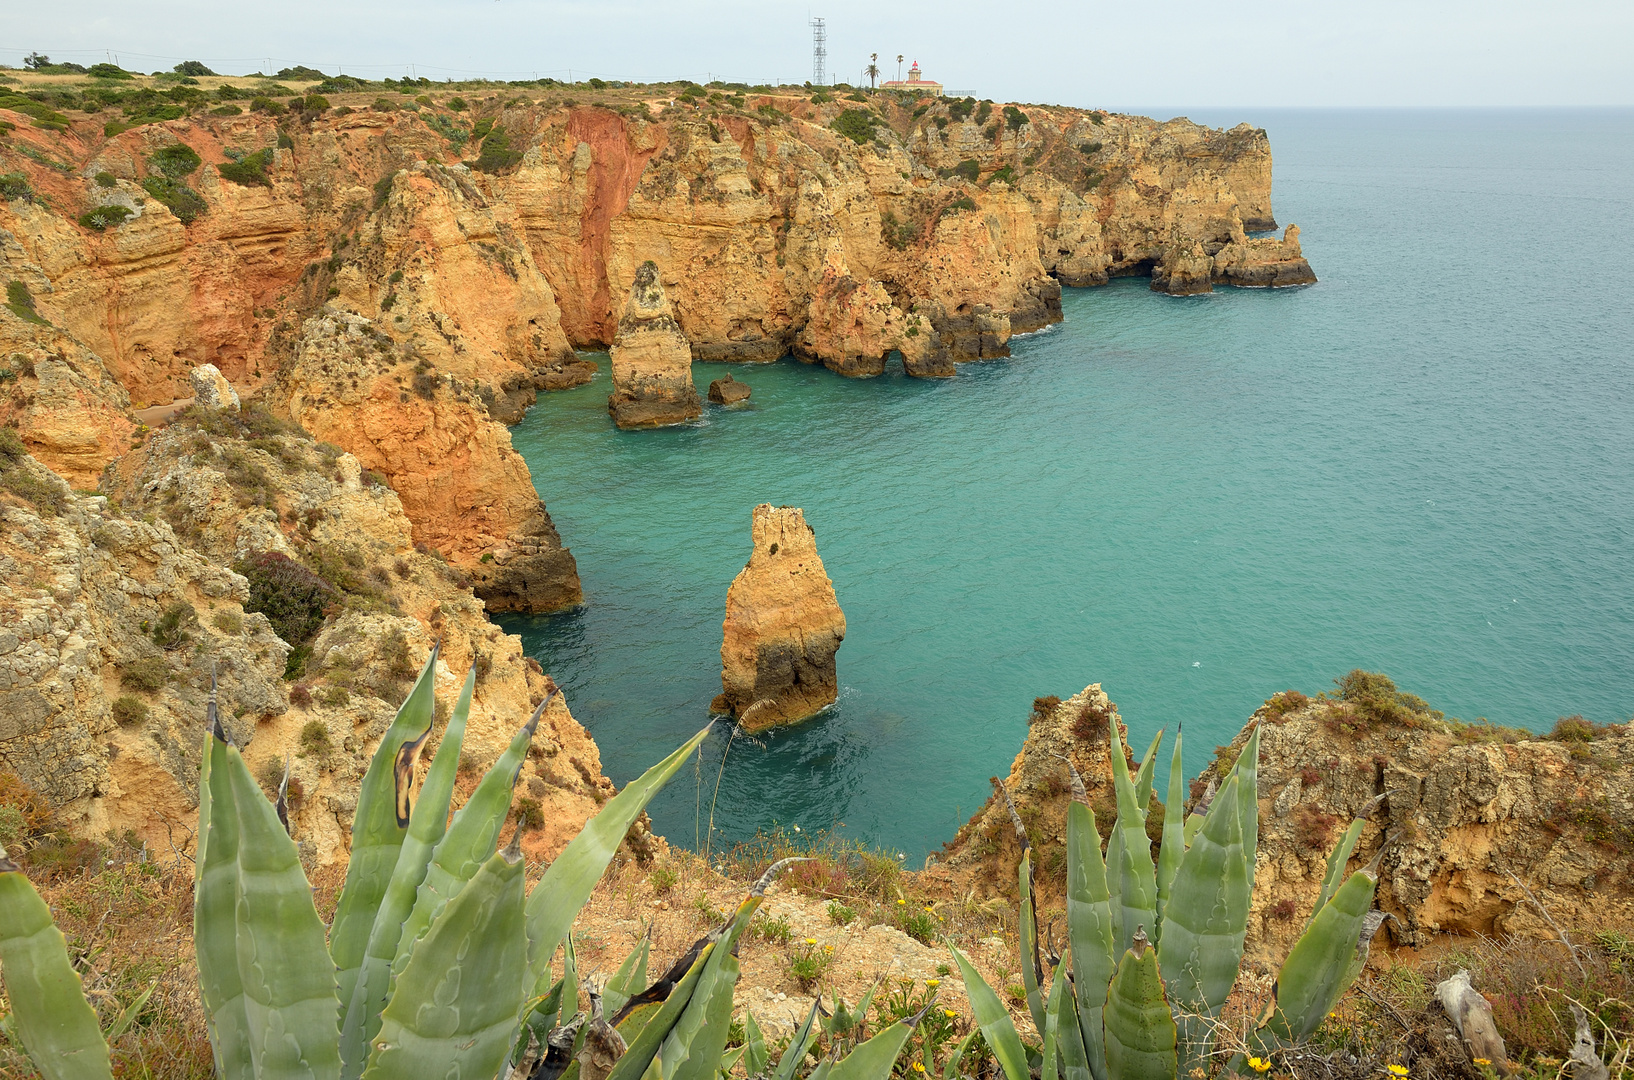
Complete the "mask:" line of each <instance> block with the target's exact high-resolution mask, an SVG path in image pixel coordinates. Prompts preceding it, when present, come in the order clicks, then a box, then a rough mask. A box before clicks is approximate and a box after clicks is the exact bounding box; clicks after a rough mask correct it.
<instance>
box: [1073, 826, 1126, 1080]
mask: <svg viewBox="0 0 1634 1080" xmlns="http://www.w3.org/2000/svg"><path fill="white" fill-rule="evenodd" d="M1112 927H1113V922H1112V899H1111V895H1110V893H1109V892H1108V891H1107V881H1106V866H1105V864H1104V863H1102V862H1101V836H1100V833H1098V832H1096V831H1095V811H1093V810H1091V809H1090V808H1089V807H1087V806H1085V805H1084V804H1083V803H1079V802H1073V803H1070V804H1068V806H1067V933H1068V935H1069V937H1070V938H1071V940H1072V984H1073V992H1074V995H1075V997H1076V998H1077V1002H1078V1019H1079V1023H1078V1024H1077V1028H1078V1030H1079V1034H1080V1035H1081V1036H1082V1038H1083V1041H1084V1052H1085V1057H1086V1060H1087V1063H1088V1066H1089V1070H1090V1072H1091V1074H1092V1075H1093V1076H1094V1077H1095V1080H1106V1048H1105V1043H1104V1041H1103V1037H1102V1031H1101V1024H1102V1013H1103V1012H1104V1010H1105V1009H1106V996H1105V994H1104V992H1103V990H1104V988H1105V987H1106V985H1107V984H1108V983H1110V982H1111V981H1112V972H1113V971H1114V967H1113V963H1112V937H1113V929H1112Z"/></svg>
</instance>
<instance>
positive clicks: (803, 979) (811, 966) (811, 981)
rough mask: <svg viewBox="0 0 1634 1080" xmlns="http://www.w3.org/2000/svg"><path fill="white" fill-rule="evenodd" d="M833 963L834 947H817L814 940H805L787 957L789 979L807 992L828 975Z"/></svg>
mask: <svg viewBox="0 0 1634 1080" xmlns="http://www.w3.org/2000/svg"><path fill="white" fill-rule="evenodd" d="M833 963H834V947H833V946H832V945H819V944H817V941H816V939H815V938H806V939H805V941H803V942H801V943H800V944H799V945H797V946H796V947H795V949H794V952H793V953H791V954H790V956H789V967H788V972H789V978H791V979H793V980H794V981H795V982H796V983H798V984H799V986H800V989H801V990H803V991H807V992H809V991H810V990H811V988H812V987H814V986H816V985H817V983H818V982H819V981H820V980H821V979H822V977H823V976H824V975H826V974H827V973H828V969H829V968H830V967H831V966H832V965H833Z"/></svg>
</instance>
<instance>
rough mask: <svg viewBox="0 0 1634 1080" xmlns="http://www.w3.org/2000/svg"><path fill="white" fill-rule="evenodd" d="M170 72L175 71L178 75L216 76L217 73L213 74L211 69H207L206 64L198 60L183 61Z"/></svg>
mask: <svg viewBox="0 0 1634 1080" xmlns="http://www.w3.org/2000/svg"><path fill="white" fill-rule="evenodd" d="M170 70H172V71H174V72H175V73H176V74H178V75H214V74H215V72H213V71H211V70H210V69H209V68H207V67H205V66H204V64H203V63H202V62H201V61H198V60H183V61H182V62H181V63H179V64H177V65H176V66H175V67H173V68H171V69H170Z"/></svg>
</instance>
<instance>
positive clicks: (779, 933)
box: [749, 915, 794, 945]
mask: <svg viewBox="0 0 1634 1080" xmlns="http://www.w3.org/2000/svg"><path fill="white" fill-rule="evenodd" d="M749 931H750V933H752V934H754V935H755V936H756V937H758V938H760V939H761V940H762V941H766V942H770V943H771V944H773V945H787V944H788V943H789V938H791V937H793V936H794V929H793V927H791V926H789V920H788V919H785V918H783V917H782V916H780V915H779V916H772V915H762V916H761V917H760V918H758V919H755V920H754V921H753V922H751V923H750V924H749Z"/></svg>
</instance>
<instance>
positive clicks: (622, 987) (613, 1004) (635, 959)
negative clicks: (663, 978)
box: [601, 936, 753, 1075]
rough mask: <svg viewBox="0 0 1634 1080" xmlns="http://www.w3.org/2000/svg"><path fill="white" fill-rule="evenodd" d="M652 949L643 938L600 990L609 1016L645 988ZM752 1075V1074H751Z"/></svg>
mask: <svg viewBox="0 0 1634 1080" xmlns="http://www.w3.org/2000/svg"><path fill="white" fill-rule="evenodd" d="M651 949H652V938H651V937H650V936H643V937H642V939H641V940H640V941H639V942H637V943H636V947H635V948H633V949H631V950H630V955H629V956H626V957H625V958H624V962H623V963H622V964H620V965H619V966H618V970H617V971H615V972H613V976H612V978H610V979H608V980H607V985H606V986H605V987H603V988H602V991H601V1001H602V1008H604V1009H605V1010H607V1014H608V1015H609V1016H611V1015H613V1014H614V1013H617V1012H618V1011H619V1010H620V1009H622V1008H624V1003H625V1002H626V1001H629V1000H630V999H631V998H633V997H635V995H637V994H639V993H641V991H643V990H645V989H646V988H647V955H648V953H649V952H650V951H651ZM751 1075H753V1074H751Z"/></svg>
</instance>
